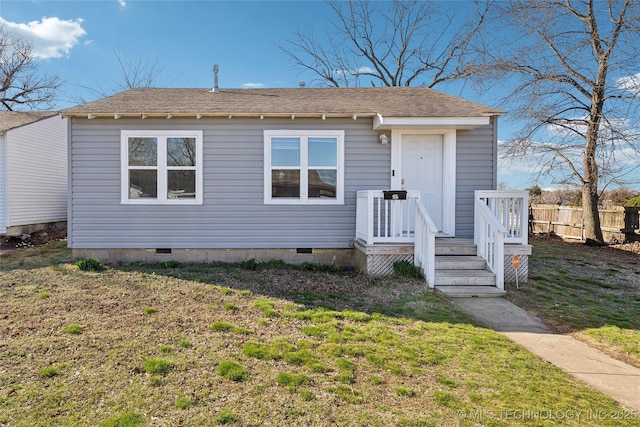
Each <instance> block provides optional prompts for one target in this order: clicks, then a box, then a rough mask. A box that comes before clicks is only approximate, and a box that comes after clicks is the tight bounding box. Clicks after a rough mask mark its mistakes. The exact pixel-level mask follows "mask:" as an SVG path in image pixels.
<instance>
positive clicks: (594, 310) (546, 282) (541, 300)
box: [507, 238, 640, 367]
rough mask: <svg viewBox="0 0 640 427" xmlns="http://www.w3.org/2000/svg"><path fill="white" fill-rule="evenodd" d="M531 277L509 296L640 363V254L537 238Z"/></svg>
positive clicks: (568, 329)
mask: <svg viewBox="0 0 640 427" xmlns="http://www.w3.org/2000/svg"><path fill="white" fill-rule="evenodd" d="M531 243H532V245H533V247H534V248H533V254H532V256H531V258H530V259H529V281H528V283H526V284H523V285H522V286H520V289H515V286H509V287H508V288H507V290H508V295H507V298H508V299H510V300H511V301H513V302H514V303H516V304H517V305H519V306H521V307H523V308H525V309H527V310H528V311H530V312H531V313H533V314H535V315H537V316H539V317H540V318H542V319H543V320H544V321H545V323H547V324H548V325H550V326H551V327H552V328H554V329H556V330H557V331H559V332H561V333H572V334H573V335H574V336H575V337H576V338H578V339H580V340H583V341H585V342H587V343H589V344H591V345H593V346H595V347H597V348H600V349H602V350H604V351H605V352H607V353H609V354H610V355H612V356H614V357H616V358H618V359H621V360H624V361H626V362H628V363H631V364H633V365H635V366H638V367H640V254H636V253H631V252H625V251H622V250H618V249H616V248H614V247H588V246H585V245H582V244H580V243H569V242H563V241H561V240H559V239H546V238H534V239H532V241H531Z"/></svg>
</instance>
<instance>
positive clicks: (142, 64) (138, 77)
mask: <svg viewBox="0 0 640 427" xmlns="http://www.w3.org/2000/svg"><path fill="white" fill-rule="evenodd" d="M111 53H112V54H113V56H114V57H115V60H116V61H117V63H118V67H119V68H120V77H119V79H118V80H114V81H112V82H106V83H104V82H94V83H93V84H92V85H90V86H89V85H86V84H76V86H78V87H80V88H82V89H84V90H85V91H86V93H87V94H89V95H90V98H94V99H98V98H104V97H107V96H111V95H113V94H114V93H117V92H122V91H125V90H129V89H136V88H147V87H155V86H156V85H157V84H158V80H159V79H160V75H161V74H162V71H163V68H162V66H161V65H160V64H159V62H158V60H154V61H149V60H146V59H143V58H136V59H130V58H126V57H124V56H123V55H122V54H121V53H119V52H118V51H111ZM73 100H74V101H75V102H78V103H81V104H83V103H85V102H88V101H90V99H87V97H86V96H83V95H79V96H76V97H75V98H74V99H73Z"/></svg>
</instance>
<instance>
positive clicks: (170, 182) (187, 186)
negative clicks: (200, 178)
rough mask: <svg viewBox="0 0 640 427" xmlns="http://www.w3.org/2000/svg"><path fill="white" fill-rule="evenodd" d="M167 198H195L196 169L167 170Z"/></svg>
mask: <svg viewBox="0 0 640 427" xmlns="http://www.w3.org/2000/svg"><path fill="white" fill-rule="evenodd" d="M167 198H169V199H195V198H196V171H194V170H188V171H182V170H180V171H171V170H170V171H168V172H167Z"/></svg>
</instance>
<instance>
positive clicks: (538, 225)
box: [529, 204, 637, 242]
mask: <svg viewBox="0 0 640 427" xmlns="http://www.w3.org/2000/svg"><path fill="white" fill-rule="evenodd" d="M598 212H599V214H600V225H601V227H602V233H603V235H604V240H605V241H607V242H622V241H625V240H629V239H630V237H631V236H637V235H636V234H635V233H634V232H628V233H626V234H625V233H624V232H622V231H621V230H624V229H625V210H624V207H622V206H610V207H607V208H599V209H598ZM636 215H637V214H636ZM529 231H530V232H533V233H541V234H547V235H550V234H554V235H557V236H560V237H563V238H565V239H578V240H584V221H583V219H582V208H579V207H573V206H560V205H543V204H532V205H530V207H529Z"/></svg>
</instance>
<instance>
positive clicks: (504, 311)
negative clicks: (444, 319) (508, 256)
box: [451, 298, 640, 411]
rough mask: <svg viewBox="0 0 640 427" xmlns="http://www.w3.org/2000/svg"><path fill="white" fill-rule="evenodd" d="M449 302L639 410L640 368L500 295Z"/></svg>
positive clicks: (457, 299) (580, 378)
mask: <svg viewBox="0 0 640 427" xmlns="http://www.w3.org/2000/svg"><path fill="white" fill-rule="evenodd" d="M451 301H452V302H453V303H454V304H455V305H456V306H457V307H458V308H460V309H461V310H462V311H464V312H466V313H467V314H469V315H470V316H472V317H473V318H475V319H476V320H477V321H478V323H480V324H482V325H484V326H487V327H489V328H491V329H494V330H496V331H498V332H500V333H502V334H503V335H505V336H507V337H508V338H509V339H511V340H512V341H514V342H515V343H517V344H519V345H521V346H522V347H525V348H526V349H527V350H529V351H531V352H532V353H534V354H537V355H538V356H540V357H542V358H543V359H545V360H547V361H549V362H550V363H552V364H554V365H555V366H557V367H558V368H560V369H562V370H564V371H566V372H568V373H569V374H571V375H573V376H574V377H576V378H578V379H579V380H581V381H583V382H585V383H587V384H589V385H591V386H592V387H594V388H596V389H598V390H600V391H601V392H603V393H604V394H606V395H608V396H610V397H611V398H613V399H615V400H616V401H617V402H618V403H619V404H621V405H622V406H624V407H626V408H627V409H629V410H633V411H640V369H638V368H636V367H634V366H631V365H627V364H626V363H623V362H620V361H618V360H616V359H613V358H611V357H609V356H607V355H606V354H604V353H602V352H600V351H598V350H596V349H594V348H592V347H589V346H588V345H586V344H584V343H582V342H580V341H578V340H576V339H574V338H572V337H570V336H567V335H559V334H552V333H551V332H550V331H549V330H548V329H547V328H546V327H545V326H544V324H543V323H542V322H541V321H540V319H538V318H537V317H534V316H532V315H530V314H529V313H527V312H526V311H525V310H523V309H521V308H520V307H518V306H516V305H514V304H512V303H510V302H509V301H507V300H505V299H503V298H451Z"/></svg>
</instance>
